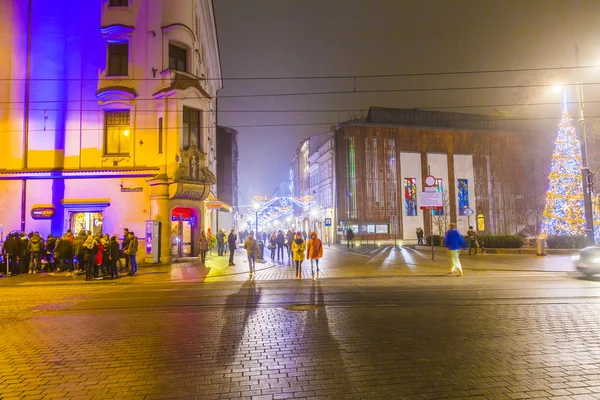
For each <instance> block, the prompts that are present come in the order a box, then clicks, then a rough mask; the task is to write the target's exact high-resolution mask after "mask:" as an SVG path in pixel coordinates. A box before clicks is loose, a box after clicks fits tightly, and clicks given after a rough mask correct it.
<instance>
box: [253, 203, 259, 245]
mask: <svg viewBox="0 0 600 400" xmlns="http://www.w3.org/2000/svg"><path fill="white" fill-rule="evenodd" d="M252 208H254V214H255V215H256V232H255V235H256V237H257V238H258V209H259V208H260V205H259V204H258V203H254V204H252Z"/></svg>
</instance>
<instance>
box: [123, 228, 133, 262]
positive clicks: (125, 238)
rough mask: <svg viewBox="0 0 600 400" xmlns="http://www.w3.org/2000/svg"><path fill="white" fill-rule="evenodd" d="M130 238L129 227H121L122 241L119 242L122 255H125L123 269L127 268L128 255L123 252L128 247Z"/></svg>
mask: <svg viewBox="0 0 600 400" xmlns="http://www.w3.org/2000/svg"><path fill="white" fill-rule="evenodd" d="M130 241H131V239H130V238H129V229H127V228H125V229H123V242H121V246H123V247H122V250H123V257H125V269H127V270H129V256H128V255H127V254H126V253H125V252H126V251H127V249H129V242H130Z"/></svg>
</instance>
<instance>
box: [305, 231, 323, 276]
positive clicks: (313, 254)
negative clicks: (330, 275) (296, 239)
mask: <svg viewBox="0 0 600 400" xmlns="http://www.w3.org/2000/svg"><path fill="white" fill-rule="evenodd" d="M306 257H307V258H308V259H309V260H310V273H311V275H312V280H313V281H314V280H315V270H314V267H313V264H316V265H317V279H319V260H320V259H321V258H322V257H323V242H322V241H321V239H319V238H318V237H317V232H311V233H310V239H308V245H307V246H306Z"/></svg>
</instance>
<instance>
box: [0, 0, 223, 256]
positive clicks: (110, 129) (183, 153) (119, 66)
mask: <svg viewBox="0 0 600 400" xmlns="http://www.w3.org/2000/svg"><path fill="white" fill-rule="evenodd" d="M0 22H1V23H2V26H3V29H2V32H1V33H0V54H1V55H2V59H3V63H1V64H0V76H2V77H3V78H6V79H3V80H1V81H0V102H1V103H3V104H8V105H9V107H7V108H4V107H3V108H2V109H0V132H2V146H0V190H1V191H2V193H3V196H1V197H0V223H1V224H2V225H3V226H4V229H6V230H12V229H18V230H23V231H26V232H29V231H38V232H40V234H42V235H44V236H45V235H47V234H49V233H52V234H54V235H60V234H62V233H63V232H65V231H66V230H67V229H72V230H73V231H74V232H75V231H79V230H82V229H85V230H90V231H92V232H94V233H108V234H111V235H112V234H119V236H121V235H122V234H121V232H122V229H123V228H126V227H127V228H129V229H130V230H132V231H134V232H135V233H136V235H137V236H138V237H139V238H140V239H141V242H140V255H142V253H143V252H144V250H145V246H143V244H144V240H145V238H146V237H145V234H144V233H145V230H146V221H147V220H157V221H160V223H161V227H160V241H159V242H160V261H162V262H166V261H169V260H171V259H172V258H178V257H185V256H192V255H194V254H196V251H197V249H196V247H197V244H196V242H197V237H198V232H199V231H200V230H203V229H206V228H208V227H210V218H209V215H210V214H209V211H208V210H207V209H206V207H205V200H206V199H207V197H208V196H209V195H210V192H211V189H212V188H214V186H215V183H216V158H217V152H216V151H217V150H216V147H217V144H216V124H215V119H216V118H215V115H216V109H215V104H216V101H215V97H216V95H217V91H218V90H219V89H220V88H221V71H220V62H219V50H218V46H217V37H216V29H215V21H214V13H213V6H212V2H211V1H210V0H86V1H80V0H67V1H64V2H61V5H60V7H57V6H56V3H54V2H48V1H45V0H0ZM39 210H45V211H43V212H40V211H39ZM148 244H149V243H148ZM153 245H155V246H156V245H157V243H154V244H153Z"/></svg>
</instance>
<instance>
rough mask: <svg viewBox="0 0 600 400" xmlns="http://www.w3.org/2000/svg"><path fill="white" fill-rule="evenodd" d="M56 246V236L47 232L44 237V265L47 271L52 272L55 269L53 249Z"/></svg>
mask: <svg viewBox="0 0 600 400" xmlns="http://www.w3.org/2000/svg"><path fill="white" fill-rule="evenodd" d="M55 248H56V238H55V237H54V235H52V234H48V238H47V239H46V252H45V253H46V265H47V266H48V271H49V272H53V271H54V269H55V261H56V260H55V259H54V249H55Z"/></svg>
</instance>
